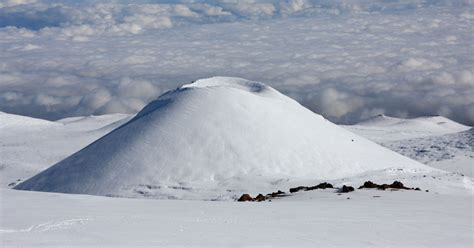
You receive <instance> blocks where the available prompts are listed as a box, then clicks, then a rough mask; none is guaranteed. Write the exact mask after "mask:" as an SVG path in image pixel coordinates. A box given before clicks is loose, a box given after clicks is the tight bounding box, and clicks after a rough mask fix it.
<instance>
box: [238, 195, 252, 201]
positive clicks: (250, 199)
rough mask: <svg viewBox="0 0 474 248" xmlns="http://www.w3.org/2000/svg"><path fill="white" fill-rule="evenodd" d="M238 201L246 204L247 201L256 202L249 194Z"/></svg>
mask: <svg viewBox="0 0 474 248" xmlns="http://www.w3.org/2000/svg"><path fill="white" fill-rule="evenodd" d="M237 201H239V202H246V201H254V200H253V198H252V197H251V196H250V195H249V194H243V195H242V196H241V197H240V198H239V199H238V200H237Z"/></svg>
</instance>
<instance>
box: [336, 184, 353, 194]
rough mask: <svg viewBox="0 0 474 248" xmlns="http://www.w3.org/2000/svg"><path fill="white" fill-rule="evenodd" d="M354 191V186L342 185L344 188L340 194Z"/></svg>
mask: <svg viewBox="0 0 474 248" xmlns="http://www.w3.org/2000/svg"><path fill="white" fill-rule="evenodd" d="M352 191H354V187H352V186H346V185H342V188H341V190H340V191H339V192H341V193H349V192H352Z"/></svg>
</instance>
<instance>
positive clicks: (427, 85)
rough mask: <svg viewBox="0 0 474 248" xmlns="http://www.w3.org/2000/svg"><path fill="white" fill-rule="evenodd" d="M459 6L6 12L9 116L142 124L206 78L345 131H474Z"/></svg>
mask: <svg viewBox="0 0 474 248" xmlns="http://www.w3.org/2000/svg"><path fill="white" fill-rule="evenodd" d="M473 5H474V4H473V2H472V1H471V0H464V1H463V0H460V1H454V0H453V1H448V0H438V1H423V0H420V1H416V0H414V1H401V0H400V1H383V0H380V1H362V0H360V1H329V0H327V1H324V0H314V1H310V0H293V1H138V2H137V1H133V3H131V2H126V1H101V2H99V3H98V2H97V1H81V2H80V3H77V1H63V2H61V3H57V2H56V1H51V2H50V1H33V0H31V1H30V0H28V1H26V0H9V1H2V2H0V111H6V112H12V113H18V114H24V115H30V116H35V117H41V118H46V119H57V118H62V117H66V116H73V115H89V114H105V113H115V112H127V113H134V112H136V111H138V110H139V109H140V108H142V107H143V106H144V105H145V104H146V103H147V102H149V101H151V100H153V99H154V98H155V97H157V96H158V95H159V94H161V93H162V92H164V91H166V90H169V89H172V88H174V87H177V86H179V85H181V84H183V83H187V82H189V81H191V80H195V79H197V78H202V77H208V76H214V75H224V76H240V77H244V78H248V79H251V80H258V81H262V82H265V83H268V84H270V85H271V86H273V87H275V88H277V89H279V90H281V91H283V92H284V93H286V94H288V95H290V96H291V97H293V98H295V99H296V100H298V101H299V102H300V103H302V104H303V105H305V106H306V107H308V108H310V109H311V110H313V111H315V112H318V113H321V114H323V115H324V116H325V117H327V118H329V119H330V120H332V121H335V122H339V123H353V122H356V121H358V120H361V119H364V118H367V117H369V116H371V115H375V114H381V113H384V114H387V115H393V116H398V117H415V116H420V115H444V116H447V117H449V118H452V119H455V120H457V121H460V122H462V123H465V124H469V125H474V97H473V96H474V59H473V58H474V54H473V53H474V52H473V51H474V42H473V41H474V30H473V27H474V11H473Z"/></svg>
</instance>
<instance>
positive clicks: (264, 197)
mask: <svg viewBox="0 0 474 248" xmlns="http://www.w3.org/2000/svg"><path fill="white" fill-rule="evenodd" d="M284 196H286V194H285V192H283V191H280V190H278V191H277V192H272V193H270V194H266V195H262V194H258V195H257V196H256V197H255V198H254V197H252V196H250V195H249V194H243V195H242V196H241V197H240V198H239V199H238V200H237V201H240V202H245V201H256V202H262V201H266V200H269V199H271V198H275V197H284Z"/></svg>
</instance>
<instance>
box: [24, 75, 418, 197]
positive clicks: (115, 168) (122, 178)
mask: <svg viewBox="0 0 474 248" xmlns="http://www.w3.org/2000/svg"><path fill="white" fill-rule="evenodd" d="M387 168H405V169H410V170H425V169H427V167H425V166H423V165H421V164H419V163H417V162H415V161H413V160H410V159H408V158H406V157H403V156H401V155H399V154H397V153H394V152H391V151H389V150H387V149H385V148H383V147H381V146H379V145H376V144H375V143H373V142H370V141H368V140H366V139H364V138H361V137H359V136H357V135H355V134H353V133H351V132H349V131H346V130H345V129H343V128H340V127H338V126H336V125H335V124H333V123H331V122H329V121H327V120H326V119H324V118H323V117H322V116H320V115H317V114H315V113H313V112H311V111H310V110H308V109H306V108H304V107H303V106H301V105H300V104H298V103H297V102H296V101H294V100H292V99H290V98H289V97H287V96H285V95H283V94H281V93H279V92H278V91H276V90H275V89H273V88H271V87H269V86H266V85H265V84H262V83H259V82H252V81H247V80H244V79H239V78H226V77H214V78H209V79H202V80H198V81H196V82H194V83H191V84H188V85H184V86H182V87H180V88H178V89H176V90H174V91H170V92H167V93H165V94H163V95H161V96H160V97H159V98H158V99H157V100H155V101H153V102H151V103H150V104H148V105H147V106H146V107H145V108H144V109H143V110H141V111H140V112H139V113H138V114H137V115H136V116H135V118H133V119H132V120H130V121H128V122H127V123H125V124H124V125H122V126H120V127H118V128H116V129H115V130H113V131H112V132H110V133H109V134H107V135H105V136H104V137H102V138H100V139H98V140H97V141H95V142H94V143H92V144H90V145H89V146H87V147H85V148H84V149H82V150H80V151H78V152H77V153H75V154H73V155H71V156H70V157H68V158H66V159H64V160H63V161H61V162H59V163H57V164H56V165H54V166H52V167H50V168H49V169H47V170H45V171H43V172H41V173H39V174H38V175H36V176H34V177H32V178H30V179H29V180H27V181H25V182H24V183H22V184H20V185H18V186H17V187H16V189H22V190H37V191H50V192H65V193H80V194H93V195H114V196H132V197H134V196H150V197H156V198H178V199H183V198H185V199H211V198H219V197H221V198H226V197H230V196H233V195H236V194H239V193H236V192H243V191H256V190H262V191H263V190H267V189H270V188H271V189H275V188H278V187H279V184H280V183H281V182H285V181H288V180H290V181H291V180H299V179H335V178H341V177H348V176H352V175H356V174H358V173H362V172H366V171H373V170H383V169H387Z"/></svg>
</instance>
